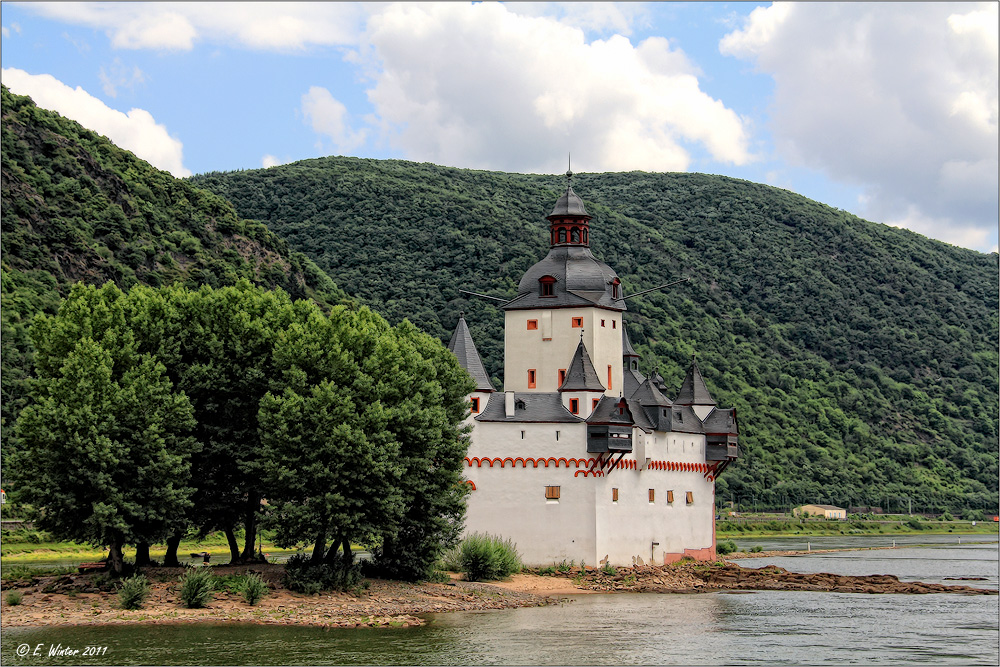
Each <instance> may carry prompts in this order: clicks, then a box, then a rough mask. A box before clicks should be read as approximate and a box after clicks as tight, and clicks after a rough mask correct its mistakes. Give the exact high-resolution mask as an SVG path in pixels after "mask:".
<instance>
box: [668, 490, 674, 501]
mask: <svg viewBox="0 0 1000 667" xmlns="http://www.w3.org/2000/svg"><path fill="white" fill-rule="evenodd" d="M673 502H674V492H673V491H667V503H668V504H669V503H673Z"/></svg>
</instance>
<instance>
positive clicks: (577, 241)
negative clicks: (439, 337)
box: [503, 172, 626, 411]
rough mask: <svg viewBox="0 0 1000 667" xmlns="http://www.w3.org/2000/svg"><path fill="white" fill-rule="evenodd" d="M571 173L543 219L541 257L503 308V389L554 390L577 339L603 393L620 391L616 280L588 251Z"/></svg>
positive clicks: (585, 219) (586, 225)
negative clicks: (545, 244) (544, 251)
mask: <svg viewBox="0 0 1000 667" xmlns="http://www.w3.org/2000/svg"><path fill="white" fill-rule="evenodd" d="M572 175H573V174H572V172H566V176H567V179H568V181H569V182H568V183H567V186H566V192H565V193H564V194H563V195H562V196H561V197H560V198H559V200H558V201H557V202H556V205H555V208H553V209H552V213H550V214H549V215H548V216H547V218H546V219H547V220H548V221H549V243H550V247H549V253H548V255H546V256H545V258H544V259H542V260H541V261H540V262H538V263H536V264H535V265H534V266H532V267H531V268H530V269H528V270H527V271H526V272H525V274H524V276H523V277H522V278H521V282H520V283H519V284H518V290H517V291H518V294H517V296H516V297H514V299H512V300H511V301H510V302H508V303H507V304H506V305H504V306H503V308H504V310H505V311H506V313H505V322H504V327H505V341H504V342H505V346H504V390H505V391H515V392H555V391H558V390H559V389H560V387H561V386H562V385H563V382H564V381H565V379H566V373H567V371H568V369H569V366H570V362H571V361H572V360H573V356H574V353H575V352H576V349H577V347H578V345H580V343H581V341H582V342H583V345H584V346H585V348H586V350H587V351H589V358H590V360H591V362H592V365H593V368H594V372H595V373H596V375H597V377H598V378H599V379H600V382H601V384H602V386H603V392H604V393H605V394H606V395H608V396H620V395H621V394H622V391H623V387H622V370H623V369H622V336H621V327H622V312H623V311H624V310H626V307H625V302H624V301H623V300H622V288H621V280H619V278H618V274H617V273H615V272H614V270H613V269H612V268H611V267H609V266H608V265H607V264H605V263H604V262H602V261H600V260H598V259H597V258H596V257H594V255H593V253H592V252H591V251H590V220H591V216H590V214H589V213H587V209H586V207H585V206H584V205H583V200H582V199H580V197H579V195H577V194H576V193H575V192H573V186H572V182H571V179H572ZM581 334H582V337H581ZM588 411H589V410H588Z"/></svg>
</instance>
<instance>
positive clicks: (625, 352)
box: [622, 322, 639, 357]
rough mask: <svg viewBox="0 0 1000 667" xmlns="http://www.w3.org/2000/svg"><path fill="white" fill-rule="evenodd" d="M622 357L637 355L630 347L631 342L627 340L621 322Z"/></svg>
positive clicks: (626, 332)
mask: <svg viewBox="0 0 1000 667" xmlns="http://www.w3.org/2000/svg"><path fill="white" fill-rule="evenodd" d="M622 356H623V357H638V356H639V353H638V352H636V351H635V349H634V348H633V347H632V341H630V340H629V339H628V329H626V328H625V323H624V322H622Z"/></svg>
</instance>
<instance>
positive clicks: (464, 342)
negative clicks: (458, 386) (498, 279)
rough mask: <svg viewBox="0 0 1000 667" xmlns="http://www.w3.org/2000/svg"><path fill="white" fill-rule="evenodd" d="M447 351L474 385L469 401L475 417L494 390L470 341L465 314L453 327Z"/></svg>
mask: <svg viewBox="0 0 1000 667" xmlns="http://www.w3.org/2000/svg"><path fill="white" fill-rule="evenodd" d="M448 349H449V350H451V352H452V353H453V354H454V355H455V356H456V357H458V363H459V365H460V366H461V367H462V368H464V369H465V370H466V371H468V372H469V375H471V376H472V379H473V381H474V382H475V383H476V389H475V391H473V392H472V395H471V396H469V401H470V402H471V403H472V408H471V413H472V415H473V416H475V415H477V414H479V413H480V412H482V411H483V410H484V409H485V408H486V402H487V401H488V400H489V397H490V394H492V393H493V392H494V391H496V390H495V389H493V384H492V383H491V382H490V376H489V374H487V372H486V367H485V366H483V360H482V358H480V356H479V350H477V349H476V344H475V342H473V340H472V333H471V332H470V331H469V325H468V324H467V323H466V322H465V313H462V314H461V315H459V317H458V326H456V327H455V333H453V334H452V335H451V341H450V342H449V343H448Z"/></svg>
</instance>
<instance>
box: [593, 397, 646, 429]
mask: <svg viewBox="0 0 1000 667" xmlns="http://www.w3.org/2000/svg"><path fill="white" fill-rule="evenodd" d="M622 402H624V403H625V414H623V415H620V414H618V404H619V403H622ZM587 423H588V424H628V425H631V424H634V423H635V420H634V419H633V418H632V408H630V407H629V405H628V401H625V400H624V399H622V398H620V397H618V396H602V397H601V400H600V402H599V403H598V404H597V407H596V408H594V411H593V412H592V413H590V417H588V418H587Z"/></svg>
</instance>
